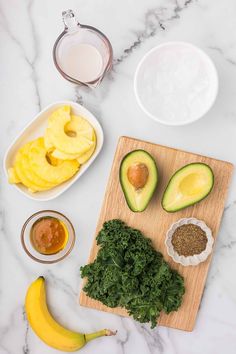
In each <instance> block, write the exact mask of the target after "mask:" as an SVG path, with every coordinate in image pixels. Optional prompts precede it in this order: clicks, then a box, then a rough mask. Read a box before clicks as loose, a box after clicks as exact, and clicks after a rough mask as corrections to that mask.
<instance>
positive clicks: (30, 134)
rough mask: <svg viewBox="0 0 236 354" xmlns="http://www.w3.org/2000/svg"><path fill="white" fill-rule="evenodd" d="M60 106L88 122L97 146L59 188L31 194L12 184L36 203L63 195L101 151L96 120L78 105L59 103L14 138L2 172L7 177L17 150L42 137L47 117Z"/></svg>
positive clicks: (66, 102) (101, 136) (99, 129)
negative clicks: (67, 106) (94, 135)
mask: <svg viewBox="0 0 236 354" xmlns="http://www.w3.org/2000/svg"><path fill="white" fill-rule="evenodd" d="M62 105H70V106H71V107H72V110H73V112H74V113H75V114H78V115H81V116H83V117H84V118H86V119H87V120H88V122H90V123H91V124H92V126H93V127H94V130H95V132H96V135H97V145H96V149H95V151H94V153H93V155H92V157H91V158H90V159H89V160H88V161H87V162H86V163H85V164H84V165H82V166H81V168H80V169H79V171H78V172H77V173H76V174H75V175H74V176H73V177H72V178H71V179H69V180H68V181H66V182H64V183H62V184H60V185H59V186H57V187H55V188H52V189H50V190H47V191H42V192H37V193H31V192H29V191H28V189H27V188H26V187H25V186H23V184H21V183H20V184H14V185H13V187H14V188H16V189H17V190H18V191H19V192H21V193H22V194H24V195H25V196H26V197H28V198H30V199H33V200H37V201H48V200H51V199H54V198H56V197H58V196H59V195H61V194H62V193H64V192H65V191H66V190H67V189H68V188H69V187H70V186H72V184H74V183H75V182H76V181H77V180H78V179H79V178H80V177H81V176H82V175H83V173H84V172H85V171H86V170H87V169H88V168H89V166H90V165H91V164H92V163H93V161H94V160H95V159H96V157H97V156H98V154H99V152H100V151H101V149H102V145H103V139H104V137H103V130H102V127H101V125H100V124H99V122H98V120H97V119H96V118H95V117H94V115H93V114H92V113H91V112H89V111H88V110H87V109H86V108H85V107H83V106H81V105H80V104H78V103H76V102H72V101H59V102H55V103H52V104H50V105H49V106H47V107H46V108H44V109H43V110H42V111H41V112H40V113H38V114H37V115H36V116H35V117H34V118H33V120H32V121H31V122H30V123H29V124H28V125H27V126H26V127H25V128H24V129H23V131H22V132H21V133H20V134H19V135H18V136H17V137H16V138H15V140H14V141H13V142H12V143H11V145H10V146H9V148H8V150H7V152H6V153H5V157H4V162H3V163H4V171H5V174H6V176H7V171H8V169H9V168H10V167H12V166H13V162H14V158H15V156H16V153H17V150H18V149H19V148H20V147H21V146H22V145H24V144H25V143H27V142H29V141H31V140H33V139H35V138H37V137H39V136H43V135H44V132H45V129H46V127H47V121H48V117H49V115H50V114H51V113H52V112H53V111H54V110H56V109H57V108H58V107H60V106H62Z"/></svg>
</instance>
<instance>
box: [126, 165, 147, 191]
mask: <svg viewBox="0 0 236 354" xmlns="http://www.w3.org/2000/svg"><path fill="white" fill-rule="evenodd" d="M148 176H149V171H148V168H147V166H146V165H145V164H144V163H140V162H137V163H134V164H132V165H131V166H130V167H129V168H128V171H127V177H128V180H129V182H130V183H131V184H132V186H133V187H134V188H135V189H141V188H143V187H144V186H145V185H146V183H147V180H148Z"/></svg>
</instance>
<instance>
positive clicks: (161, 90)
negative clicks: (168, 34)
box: [134, 42, 218, 126]
mask: <svg viewBox="0 0 236 354" xmlns="http://www.w3.org/2000/svg"><path fill="white" fill-rule="evenodd" d="M182 64H183V65H182ZM134 92H135V96H136V99H137V101H138V104H139V106H140V107H141V109H142V110H143V111H144V112H145V113H146V114H147V115H148V116H149V117H150V118H152V119H154V120H155V121H157V122H160V123H162V124H165V125H172V126H176V125H185V124H188V123H191V122H194V121H196V120H198V119H200V118H201V117H203V116H204V115H205V114H206V113H207V112H208V111H209V109H210V108H211V107H212V106H213V104H214V102H215V99H216V96H217V93H218V74H217V71H216V68H215V65H214V63H213V61H212V60H211V59H210V58H209V56H208V55H207V54H206V53H205V52H204V51H202V50H201V49H200V48H198V47H196V46H194V45H192V44H190V43H186V42H167V43H164V44H161V45H158V46H157V47H154V48H153V49H151V50H150V51H149V52H147V53H146V54H145V55H144V57H143V58H142V59H141V61H140V62H139V64H138V66H137V69H136V72H135V76H134Z"/></svg>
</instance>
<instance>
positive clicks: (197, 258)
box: [165, 218, 214, 266]
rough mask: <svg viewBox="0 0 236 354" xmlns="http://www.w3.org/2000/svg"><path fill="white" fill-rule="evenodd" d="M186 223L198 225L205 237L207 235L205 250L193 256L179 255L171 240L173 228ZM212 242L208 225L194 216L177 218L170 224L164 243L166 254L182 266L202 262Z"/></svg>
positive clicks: (210, 249) (210, 250) (208, 252)
mask: <svg viewBox="0 0 236 354" xmlns="http://www.w3.org/2000/svg"><path fill="white" fill-rule="evenodd" d="M186 224H194V225H197V226H199V227H200V228H201V229H202V230H203V231H205V233H206V237H207V244H206V248H205V250H204V251H203V252H201V253H199V254H195V255H194V256H188V257H185V256H180V255H179V254H178V253H177V252H176V251H175V250H174V247H173V245H172V242H171V240H172V236H173V234H174V232H175V230H176V229H177V228H178V227H180V226H182V225H186ZM213 243H214V238H213V236H212V232H211V230H210V229H209V227H208V226H207V225H206V224H205V223H204V221H202V220H198V219H196V218H183V219H180V220H178V221H177V222H175V223H174V224H172V225H171V227H170V229H169V230H168V231H167V234H166V239H165V245H166V248H167V253H168V255H169V256H170V257H171V258H172V259H173V260H174V261H175V262H176V263H180V264H182V265H183V266H196V265H198V264H199V263H201V262H204V261H205V260H206V259H207V257H208V256H209V255H210V254H211V252H212V246H213Z"/></svg>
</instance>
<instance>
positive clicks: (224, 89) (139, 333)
mask: <svg viewBox="0 0 236 354" xmlns="http://www.w3.org/2000/svg"><path fill="white" fill-rule="evenodd" d="M68 8H72V9H74V10H75V12H76V13H77V16H78V19H79V21H80V22H81V23H87V24H90V25H92V26H95V27H98V28H99V29H101V30H102V31H103V32H104V33H106V34H107V36H108V37H109V38H110V40H111V42H112V45H113V48H114V58H115V60H114V67H113V70H112V72H111V73H110V75H108V76H107V77H106V78H105V80H104V81H103V83H102V85H101V86H100V87H99V88H98V89H96V90H94V91H91V90H89V89H86V88H82V87H76V86H74V85H72V84H70V83H69V82H67V81H65V80H64V79H63V78H62V77H61V76H60V75H59V74H58V72H57V71H56V69H55V68H54V65H53V61H52V55H51V52H52V46H53V44H54V42H55V39H56V37H57V36H58V34H59V33H60V32H61V31H62V29H63V26H62V21H61V12H62V10H65V9H68ZM235 12H236V2H235V0H228V1H219V0H218V1H216V0H208V1H204V0H199V1H197V0H196V1H195V0H187V1H183V0H146V1H135V0H129V1H127V0H121V1H116V2H115V1H106V0H97V1H96V2H95V1H92V0H67V1H66V0H53V1H52V0H51V1H36V0H29V1H27V0H24V1H23V0H22V1H17V0H8V1H4V0H1V1H0V26H1V30H0V45H1V55H0V70H1V74H0V85H1V95H0V103H1V105H0V107H1V129H0V134H1V157H3V154H4V151H5V150H6V148H7V146H8V145H9V143H10V141H11V140H13V139H14V137H15V136H16V134H18V133H19V132H20V131H21V129H22V128H23V127H24V126H25V124H27V123H28V122H29V121H30V120H31V119H32V118H33V116H34V115H35V114H37V113H38V112H39V111H40V110H41V109H42V108H44V107H45V106H46V105H48V104H50V103H52V102H54V101H57V100H63V99H67V100H74V101H76V102H79V103H81V104H82V105H84V106H85V107H87V108H88V109H89V110H91V111H92V112H93V113H94V114H95V115H96V116H97V117H98V119H99V121H100V122H101V124H102V126H103V128H104V133H105V144H104V149H103V150H102V152H101V154H100V156H99V157H98V159H97V160H96V161H95V163H94V164H93V165H92V167H91V168H89V170H88V171H87V172H86V174H84V175H83V177H82V178H81V179H80V180H79V181H78V182H77V183H76V184H74V185H73V187H72V188H70V189H69V190H68V191H67V192H66V193H65V194H63V195H62V196H60V197H59V198H57V199H55V200H53V201H50V202H41V203H39V202H34V201H32V200H28V199H26V198H25V197H24V196H23V195H21V194H20V193H19V192H18V191H17V190H15V189H14V188H12V186H10V185H8V184H7V182H6V179H5V176H3V171H2V170H1V196H0V204H1V206H0V222H1V227H0V232H1V235H0V354H20V353H23V354H42V353H44V354H53V353H58V352H57V351H56V350H53V349H51V348H49V347H47V346H46V345H45V344H44V343H42V342H41V341H40V340H39V339H38V338H37V337H36V336H35V335H34V333H33V332H32V330H31V329H30V328H29V326H28V323H27V321H26V318H25V313H24V307H23V303H24V296H25V292H26V289H27V287H28V285H29V283H30V282H31V281H33V280H34V279H35V278H36V277H37V276H38V275H45V276H46V278H47V280H48V297H49V305H50V308H51V310H52V312H53V314H54V315H55V317H56V318H57V319H58V320H59V321H60V322H61V323H62V324H64V325H65V326H68V327H70V328H73V329H77V330H80V331H84V332H90V331H94V330H97V329H100V328H103V327H108V328H111V329H117V330H118V333H117V335H116V336H115V337H110V338H101V339H98V340H97V341H94V342H91V343H89V344H88V345H87V346H86V347H84V349H82V351H81V353H84V354H90V353H96V354H120V353H123V354H131V353H136V354H180V353H181V354H199V353H204V354H218V353H219V354H222V353H227V354H234V353H235V352H236V336H235V332H236V276H235V272H234V270H235V269H236V236H235V230H236V218H235V213H236V196H235V192H236V179H235V177H234V178H233V181H232V185H231V188H230V191H229V196H228V200H227V204H226V208H225V212H224V217H223V221H222V225H221V229H220V234H219V237H218V239H217V243H216V249H215V252H214V257H213V262H212V265H211V268H210V272H209V275H208V278H207V283H206V288H205V291H204V295H203V299H202V303H201V307H200V310H199V314H198V317H197V322H196V326H195V329H194V331H193V332H191V333H188V332H182V331H179V330H174V329H169V328H164V327H159V328H156V329H154V330H151V329H150V327H149V326H148V325H140V324H138V323H136V322H134V321H133V320H131V319H128V318H122V317H119V316H115V315H111V314H106V313H103V312H99V311H95V310H89V309H86V308H83V307H80V306H79V305H78V303H77V294H78V292H79V289H80V285H81V278H80V275H79V268H80V266H81V265H83V264H85V263H86V261H87V258H88V254H89V250H90V247H91V244H92V240H93V237H94V231H95V227H96V222H97V218H98V215H99V211H100V208H101V203H102V200H103V195H104V190H105V186H106V182H107V179H108V175H109V171H110V167H111V163H112V159H113V154H114V151H115V147H116V143H117V140H118V137H119V136H120V135H129V136H133V137H137V138H141V139H144V140H148V141H152V142H156V143H159V144H164V145H168V146H173V147H177V148H181V149H184V150H188V151H192V152H196V153H199V154H204V155H209V156H212V157H216V158H218V159H223V160H228V161H230V162H232V163H234V164H235V163H236V155H235V151H236V139H235V136H236V105H235V98H236V84H235V83H236V31H235V24H236V22H235ZM169 40H181V41H189V42H192V43H193V44H196V45H198V46H199V47H201V48H202V49H203V50H205V51H206V52H207V53H208V54H209V55H210V57H211V58H212V59H213V60H214V62H215V64H216V67H217V70H218V73H219V80H220V90H219V95H218V97H217V101H216V103H215V105H214V107H213V108H212V109H211V111H210V112H209V113H208V114H207V115H206V116H205V117H204V119H202V120H200V121H198V122H196V123H193V124H190V125H187V126H183V127H166V126H163V125H160V124H158V123H155V122H153V121H152V120H150V119H149V118H148V117H146V116H145V115H144V113H143V112H142V111H141V110H140V108H139V107H138V105H137V103H136V100H135V97H134V92H133V76H134V71H135V68H136V66H137V63H138V62H139V60H140V59H141V57H142V56H143V55H144V54H145V53H146V52H147V51H148V50H149V49H150V48H152V47H153V46H155V45H157V44H159V43H162V42H165V41H169ZM94 178H96V180H94ZM46 208H47V209H55V210H58V211H61V212H62V213H65V214H66V215H67V216H68V217H69V218H70V219H71V221H72V222H73V224H74V226H75V229H76V233H77V242H76V245H75V247H74V250H73V252H72V253H71V255H70V257H68V258H67V259H65V260H64V261H63V262H61V263H58V264H55V265H50V266H48V265H41V264H38V263H36V262H34V261H32V260H31V259H30V258H29V257H27V256H26V254H25V253H24V251H23V249H22V247H21V244H20V236H19V233H20V229H21V226H22V224H23V223H24V221H25V220H26V218H27V217H28V216H29V215H31V214H32V213H34V212H36V211H38V210H40V209H46Z"/></svg>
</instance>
